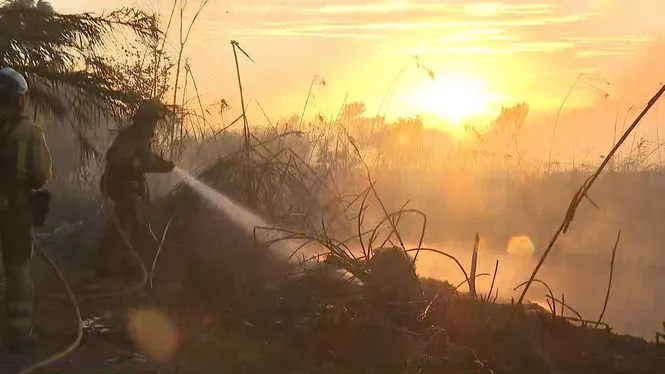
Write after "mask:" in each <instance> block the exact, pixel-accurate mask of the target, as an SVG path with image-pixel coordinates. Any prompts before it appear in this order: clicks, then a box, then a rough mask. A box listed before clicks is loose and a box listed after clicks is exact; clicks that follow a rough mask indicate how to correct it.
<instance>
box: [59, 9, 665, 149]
mask: <svg viewBox="0 0 665 374" xmlns="http://www.w3.org/2000/svg"><path fill="white" fill-rule="evenodd" d="M647 3H648V4H647ZM52 4H53V6H54V7H55V9H56V10H57V11H59V12H63V13H71V12H84V11H91V12H100V11H103V10H110V9H115V8H118V7H122V6H137V7H139V8H142V9H145V10H149V11H157V12H158V13H159V14H160V15H161V17H162V22H163V26H165V25H166V22H167V21H168V16H169V12H170V10H171V6H172V4H173V3H172V2H171V1H164V0H146V1H142V0H135V1H127V0H121V1H110V0H99V1H95V2H88V1H83V0H53V1H52ZM199 4H200V2H199V1H194V0H190V1H187V9H186V12H185V23H186V24H188V22H189V21H190V20H191V17H192V15H193V14H194V12H195V10H196V8H197V7H198V6H199ZM661 10H665V4H660V3H656V2H637V1H633V2H629V1H620V0H591V1H578V0H562V1H558V2H556V3H555V2H545V1H524V0H510V1H504V2H493V3H491V2H472V1H435V0H392V1H391V0H388V1H379V0H370V1H359V0H348V1H339V2H338V3H330V2H323V1H320V0H309V1H308V0H293V1H290V2H288V3H287V2H285V1H282V0H280V1H276V0H262V1H258V0H243V1H237V0H232V1H227V2H221V1H215V0H212V1H210V2H209V3H208V5H207V7H206V8H205V11H204V12H203V13H202V14H201V16H200V18H199V19H198V21H197V22H196V24H195V25H194V28H193V31H192V36H191V38H190V41H189V43H188V45H187V46H186V49H185V56H186V57H187V58H188V59H189V61H190V65H191V67H192V71H193V73H194V75H195V76H196V77H197V81H198V86H199V90H200V93H201V96H202V97H203V98H204V104H206V105H208V104H212V103H213V102H214V101H219V100H221V99H225V100H227V101H228V102H229V103H230V104H231V109H232V112H233V113H234V114H236V113H239V110H238V107H239V106H240V104H239V96H238V86H237V80H236V76H235V65H234V61H233V52H232V49H231V46H230V44H229V42H230V40H232V39H233V40H237V41H238V42H239V43H240V45H241V46H242V48H243V49H244V50H245V51H247V52H248V53H249V54H250V56H251V57H252V58H253V59H254V60H255V61H256V63H251V62H249V61H247V59H246V58H244V57H243V56H240V60H241V74H242V80H243V87H244V91H245V95H246V102H247V101H249V102H250V104H249V116H250V117H251V119H253V121H254V122H257V123H263V122H266V120H265V118H264V117H263V114H262V112H261V110H260V108H259V107H258V106H257V105H256V102H255V101H258V102H259V103H260V104H261V106H262V107H263V109H265V112H266V114H267V115H268V116H269V117H270V118H271V119H279V118H285V117H288V116H290V115H292V114H300V112H301V110H302V107H303V104H304V102H305V98H306V96H307V92H308V90H309V86H310V83H311V81H312V79H313V78H314V76H316V75H318V76H320V77H322V78H323V79H324V80H325V81H326V85H325V87H322V86H319V85H315V86H314V89H313V94H314V99H313V100H310V103H309V107H308V110H307V113H306V116H308V117H309V118H313V117H314V116H315V115H316V114H317V113H321V114H323V115H324V117H325V118H328V117H330V116H331V115H334V114H336V113H337V112H338V111H339V108H340V106H341V105H342V103H343V102H344V100H345V97H347V102H353V101H362V102H363V103H365V104H366V107H367V111H366V115H369V116H373V115H375V114H381V115H385V116H386V117H387V118H388V119H393V118H396V117H406V116H412V115H416V114H424V115H428V114H429V115H433V116H434V117H435V118H439V119H440V120H441V121H440V122H445V123H447V125H446V126H447V127H449V128H455V127H459V125H460V123H462V122H464V121H469V120H473V119H474V118H481V120H482V121H485V120H487V119H489V118H493V117H494V116H496V114H498V112H499V111H500V108H501V106H502V105H506V106H509V105H512V104H516V103H518V102H527V103H528V104H529V105H530V108H531V114H530V116H529V118H530V119H532V120H540V121H544V122H547V123H548V126H551V123H552V122H553V117H554V115H555V113H556V112H557V110H558V108H559V106H560V105H561V102H562V100H563V98H564V97H565V96H566V93H567V92H568V91H569V90H570V88H571V86H573V84H574V83H575V81H576V79H577V78H578V76H580V74H584V76H583V78H582V79H581V80H580V81H581V82H579V83H578V84H577V85H576V88H575V89H573V91H572V93H571V94H570V96H569V97H568V99H567V100H566V103H565V108H564V109H565V111H564V113H563V114H564V117H565V119H566V120H567V121H569V122H571V121H575V122H577V121H588V118H593V121H592V122H594V124H593V125H588V126H587V128H585V129H584V130H580V131H581V133H580V134H577V135H576V136H579V137H580V139H582V138H584V132H587V133H588V135H591V136H593V137H595V138H596V139H595V140H598V139H597V138H598V136H597V132H598V130H599V128H598V126H603V135H602V141H603V142H605V141H607V139H608V136H609V137H611V136H610V135H609V133H610V132H611V131H610V130H609V129H607V126H613V123H614V118H615V114H616V111H617V107H618V106H619V105H621V106H622V108H623V109H622V111H625V110H626V109H627V108H628V107H629V106H631V105H643V104H644V103H646V101H647V100H648V99H649V98H650V95H652V94H653V92H655V91H656V90H657V89H658V84H659V83H660V81H664V82H665V69H664V68H661V67H660V66H659V63H658V61H659V60H660V55H665V53H663V52H665V48H662V47H663V45H662V44H660V43H659V38H660V36H661V35H663V33H664V32H665V24H663V23H662V22H661V20H660V17H659V14H660V13H661V12H660V11H661ZM177 13H178V12H177V11H176V16H175V17H174V25H173V26H172V28H171V31H170V38H169V43H168V44H169V48H170V50H171V52H174V53H175V52H177V49H176V48H175V46H177V44H178V42H177V27H174V26H177V23H178V16H177ZM610 26H611V27H610ZM415 56H417V57H418V61H419V62H420V64H422V66H423V67H424V68H418V67H417V66H416V65H417V64H416V59H415ZM425 68H427V69H431V70H432V71H433V73H434V79H432V78H431V77H430V76H429V75H428V73H427V71H426V70H425ZM204 74H205V78H203V75H204ZM347 95H348V96H347ZM608 95H609V96H608ZM382 103H383V104H382ZM379 108H381V111H380V112H379ZM622 113H623V112H622ZM578 117H579V118H578ZM562 121H563V120H562ZM608 122H611V124H610V123H608ZM542 130H544V131H547V132H549V131H550V130H549V129H547V130H545V129H544V128H543V129H542ZM557 131H559V130H557ZM561 131H562V135H561V136H565V137H568V136H570V134H567V133H566V131H569V130H566V129H565V128H564V127H562V129H561ZM575 131H578V130H575ZM535 133H538V131H535ZM579 141H580V142H582V143H583V142H584V140H579Z"/></svg>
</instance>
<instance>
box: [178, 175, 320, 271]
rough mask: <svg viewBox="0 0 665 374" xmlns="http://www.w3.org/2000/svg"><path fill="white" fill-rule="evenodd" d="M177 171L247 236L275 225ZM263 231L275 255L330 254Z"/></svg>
mask: <svg viewBox="0 0 665 374" xmlns="http://www.w3.org/2000/svg"><path fill="white" fill-rule="evenodd" d="M173 171H174V172H175V173H176V174H177V175H178V176H179V177H180V178H181V179H182V181H183V182H184V183H185V184H186V185H187V186H188V187H189V188H191V189H192V190H193V191H194V192H196V193H197V194H198V195H199V196H200V197H201V198H202V199H204V200H205V201H206V202H207V203H208V204H210V205H211V206H213V207H215V208H216V209H217V210H218V211H219V212H221V213H223V214H225V215H226V216H227V217H228V218H230V219H231V220H232V221H233V222H234V223H235V224H237V225H238V226H239V227H240V228H241V229H242V230H244V231H245V233H246V234H248V235H250V236H253V235H254V229H255V228H257V227H272V226H273V225H271V224H270V223H268V222H267V221H266V220H265V219H263V218H261V217H260V216H259V215H257V214H255V213H252V212H251V211H250V210H249V209H247V208H244V207H243V206H241V205H240V204H238V203H236V202H234V201H233V200H231V199H230V198H229V197H228V196H226V195H224V194H223V193H221V192H219V191H217V190H215V189H214V188H212V187H210V186H208V185H207V184H205V183H203V182H201V181H200V180H198V179H197V178H196V177H194V176H193V175H191V174H190V173H188V172H186V171H184V170H182V169H180V168H178V167H175V168H174V169H173ZM263 231H265V233H264V234H262V235H261V237H260V238H257V239H259V240H260V241H261V242H262V243H271V244H270V245H269V248H271V249H273V250H274V252H275V253H276V254H277V255H278V256H280V257H281V258H283V259H284V260H288V258H289V257H291V255H292V254H293V253H294V252H296V251H300V252H301V253H305V254H306V255H307V256H308V257H313V256H316V255H319V254H323V253H326V252H327V251H326V250H325V248H322V247H321V246H317V245H315V244H307V245H305V246H303V243H304V241H303V240H299V239H286V235H285V234H284V233H281V232H278V231H277V230H263ZM309 262H311V261H309Z"/></svg>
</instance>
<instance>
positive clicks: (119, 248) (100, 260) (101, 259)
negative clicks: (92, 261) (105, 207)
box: [96, 198, 140, 278]
mask: <svg viewBox="0 0 665 374" xmlns="http://www.w3.org/2000/svg"><path fill="white" fill-rule="evenodd" d="M139 206H140V199H138V198H125V199H121V200H118V201H115V202H114V203H113V212H112V213H111V214H113V216H112V217H108V218H107V220H106V227H105V228H104V236H103V237H102V241H101V245H100V248H99V252H98V255H97V264H96V272H97V275H98V276H100V277H102V278H107V277H116V276H130V277H131V276H134V275H136V268H137V265H138V264H137V260H136V259H135V258H134V255H133V254H132V252H131V251H132V248H131V247H130V246H129V245H131V246H135V245H136V242H137V240H138V234H139V229H140V224H139V217H138V216H139ZM128 242H129V243H128ZM128 244H129V245H128Z"/></svg>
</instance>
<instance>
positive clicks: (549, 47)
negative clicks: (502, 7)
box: [388, 42, 574, 55]
mask: <svg viewBox="0 0 665 374" xmlns="http://www.w3.org/2000/svg"><path fill="white" fill-rule="evenodd" d="M572 48H574V44H572V43H565V42H523V43H511V44H504V45H502V46H483V45H475V46H474V45H472V46H434V47H422V48H397V49H390V50H388V51H389V52H392V53H405V54H415V55H417V54H423V53H429V54H431V53H445V54H507V53H541V52H557V51H564V50H569V49H572Z"/></svg>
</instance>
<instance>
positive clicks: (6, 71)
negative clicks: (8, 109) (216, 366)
mask: <svg viewBox="0 0 665 374" xmlns="http://www.w3.org/2000/svg"><path fill="white" fill-rule="evenodd" d="M0 74H2V75H6V76H8V77H10V78H12V79H13V80H14V81H15V82H16V84H17V85H18V90H19V91H18V93H19V94H20V95H25V94H27V93H28V82H27V81H26V80H25V78H24V77H23V76H22V75H21V74H20V73H19V72H17V71H16V70H14V69H12V68H2V69H0Z"/></svg>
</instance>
